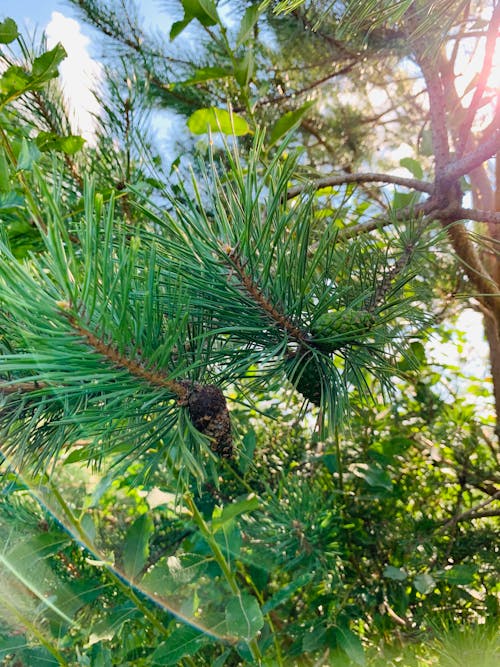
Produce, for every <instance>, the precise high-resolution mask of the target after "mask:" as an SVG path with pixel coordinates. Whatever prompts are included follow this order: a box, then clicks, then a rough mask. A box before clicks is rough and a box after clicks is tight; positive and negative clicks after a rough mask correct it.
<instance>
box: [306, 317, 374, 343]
mask: <svg viewBox="0 0 500 667" xmlns="http://www.w3.org/2000/svg"><path fill="white" fill-rule="evenodd" d="M373 325H374V316H373V314H372V313H370V312H368V311H367V310H354V309H352V308H344V309H343V310H335V311H331V312H328V313H324V314H323V315H320V317H318V318H317V319H316V320H315V321H314V322H313V324H312V326H311V333H312V335H313V339H314V340H315V344H316V346H317V347H318V348H319V349H320V350H323V351H324V352H335V350H338V349H339V348H340V347H342V346H343V345H345V344H346V343H355V342H356V339H359V337H360V336H363V335H364V334H366V333H368V332H369V331H370V329H371V328H372V327H373ZM327 338H334V339H335V340H332V341H331V342H330V341H326V340H323V339H327Z"/></svg>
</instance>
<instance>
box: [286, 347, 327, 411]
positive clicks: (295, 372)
mask: <svg viewBox="0 0 500 667" xmlns="http://www.w3.org/2000/svg"><path fill="white" fill-rule="evenodd" d="M292 363H293V365H292ZM286 374H287V377H288V379H289V380H290V382H292V384H293V385H294V386H295V388H296V389H297V391H298V392H300V393H301V394H302V396H304V398H307V399H308V400H309V401H311V403H314V405H321V379H320V370H319V368H318V366H317V364H316V362H315V360H314V357H313V356H312V355H311V354H310V353H307V352H306V353H304V354H302V355H301V356H300V363H297V361H296V360H294V361H293V362H290V368H289V369H288V370H287V371H286Z"/></svg>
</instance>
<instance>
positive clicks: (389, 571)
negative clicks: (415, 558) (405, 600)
mask: <svg viewBox="0 0 500 667" xmlns="http://www.w3.org/2000/svg"><path fill="white" fill-rule="evenodd" d="M382 574H383V576H384V577H385V578H386V579H392V580H393V581H404V580H405V579H406V577H407V576H408V574H407V573H406V572H405V571H404V570H403V568H401V567H394V565H388V566H387V567H386V568H385V569H384V571H383V572H382Z"/></svg>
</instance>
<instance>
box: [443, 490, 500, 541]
mask: <svg viewBox="0 0 500 667" xmlns="http://www.w3.org/2000/svg"><path fill="white" fill-rule="evenodd" d="M499 498H500V491H497V492H496V493H495V494H494V495H493V496H491V498H487V499H486V500H483V502H481V503H479V504H478V505H476V506H475V507H471V508H470V509H469V510H467V511H465V512H462V513H461V514H458V515H456V516H453V517H452V518H451V519H448V521H446V523H444V524H443V525H442V526H440V527H439V528H438V529H437V531H436V533H442V532H444V531H445V530H447V529H448V528H449V527H450V526H454V525H455V524H456V523H458V522H459V521H467V520H469V519H479V518H482V516H497V515H498V514H500V510H498V511H497V510H490V511H488V513H484V512H481V513H479V512H478V510H480V509H482V508H483V507H486V506H487V505H491V503H493V502H495V500H498V499H499ZM491 512H493V513H491Z"/></svg>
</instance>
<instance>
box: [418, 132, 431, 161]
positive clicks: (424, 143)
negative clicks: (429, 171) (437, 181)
mask: <svg viewBox="0 0 500 667" xmlns="http://www.w3.org/2000/svg"><path fill="white" fill-rule="evenodd" d="M419 148H420V155H425V156H427V157H428V156H430V155H434V146H433V143H432V132H431V130H423V132H422V133H421V135H420V147H419Z"/></svg>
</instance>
